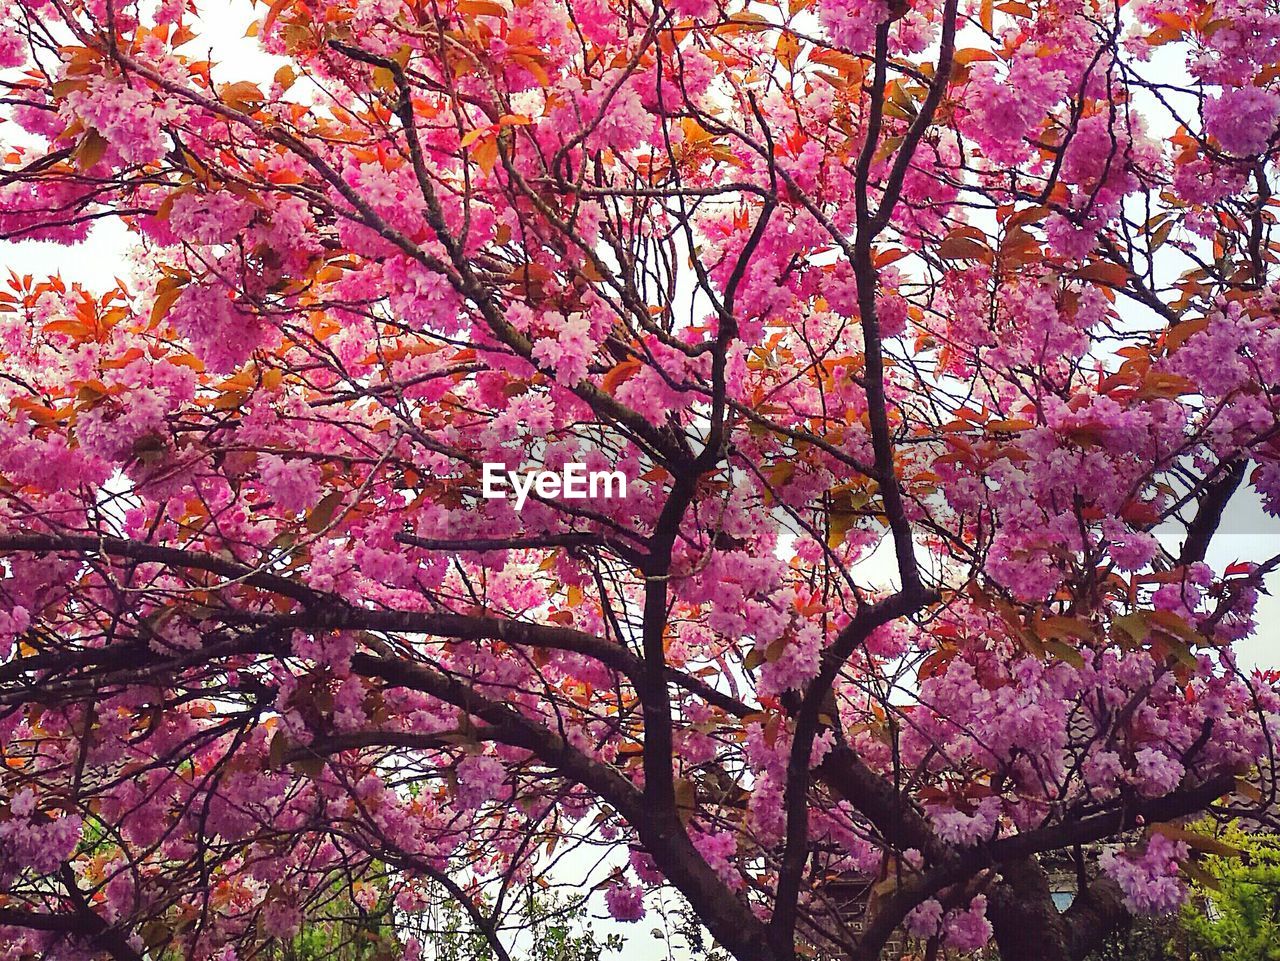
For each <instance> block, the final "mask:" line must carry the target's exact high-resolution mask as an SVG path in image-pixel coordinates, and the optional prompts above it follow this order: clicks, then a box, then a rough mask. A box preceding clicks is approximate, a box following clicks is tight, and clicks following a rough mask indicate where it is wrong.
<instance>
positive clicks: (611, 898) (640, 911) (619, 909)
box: [604, 883, 645, 921]
mask: <svg viewBox="0 0 1280 961" xmlns="http://www.w3.org/2000/svg"><path fill="white" fill-rule="evenodd" d="M604 900H605V904H606V905H608V908H609V914H610V916H612V917H613V918H615V919H616V920H618V921H639V920H640V919H641V918H643V917H644V914H645V911H644V889H643V888H641V887H640V886H639V885H636V884H621V883H618V884H613V885H611V886H610V887H609V889H608V890H606V891H605V892H604Z"/></svg>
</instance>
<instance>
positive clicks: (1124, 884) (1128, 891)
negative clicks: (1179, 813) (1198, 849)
mask: <svg viewBox="0 0 1280 961" xmlns="http://www.w3.org/2000/svg"><path fill="white" fill-rule="evenodd" d="M1187 854H1188V850H1187V845H1186V843H1185V842H1183V841H1174V840H1171V839H1170V838H1169V837H1168V836H1167V835H1165V834H1160V833H1158V832H1157V833H1154V834H1152V835H1151V837H1150V838H1148V839H1147V845H1146V847H1145V848H1144V849H1143V851H1142V852H1141V853H1140V854H1139V853H1135V852H1132V851H1130V852H1122V853H1119V854H1117V853H1115V852H1112V851H1107V852H1105V853H1104V854H1103V855H1102V856H1101V857H1100V858H1098V865H1099V867H1101V868H1102V870H1103V871H1105V872H1106V873H1107V874H1109V875H1111V877H1112V878H1114V879H1115V881H1116V883H1117V884H1119V885H1120V888H1121V890H1122V891H1124V894H1125V903H1127V904H1128V905H1129V907H1130V908H1131V909H1132V910H1134V911H1140V912H1143V913H1145V914H1167V913H1169V912H1170V911H1173V910H1175V909H1176V908H1177V907H1178V906H1179V905H1181V904H1182V901H1183V899H1184V898H1185V897H1186V888H1185V886H1184V885H1183V883H1182V881H1181V879H1180V878H1179V876H1178V862H1179V861H1180V860H1183V859H1185V858H1186V857H1187Z"/></svg>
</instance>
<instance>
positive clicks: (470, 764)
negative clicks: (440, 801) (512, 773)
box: [458, 754, 507, 810]
mask: <svg viewBox="0 0 1280 961" xmlns="http://www.w3.org/2000/svg"><path fill="white" fill-rule="evenodd" d="M506 777H507V769H506V768H504V767H503V766H502V762H501V761H499V760H498V759H497V758H495V757H489V756H487V755H484V754H471V755H468V756H467V757H464V758H463V759H462V760H461V761H459V762H458V805H459V807H461V808H463V809H464V810H471V809H474V808H478V807H479V806H480V805H481V804H483V803H484V802H485V801H489V800H492V799H493V798H495V797H497V796H498V791H499V790H500V789H501V788H502V785H503V782H505V781H506Z"/></svg>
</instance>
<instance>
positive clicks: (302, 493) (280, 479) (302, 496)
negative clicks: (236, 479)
mask: <svg viewBox="0 0 1280 961" xmlns="http://www.w3.org/2000/svg"><path fill="white" fill-rule="evenodd" d="M258 476H259V477H260V478H261V479H262V485H263V487H264V488H265V489H266V491H267V493H268V494H270V496H271V497H272V499H274V500H275V502H276V504H277V506H279V507H280V508H281V509H282V510H285V511H289V512H291V513H296V512H298V511H304V510H307V509H308V508H310V507H312V506H314V505H315V503H316V501H317V500H319V498H320V468H318V467H317V466H316V465H315V464H313V463H312V462H311V461H309V460H308V459H307V458H305V457H289V458H285V457H281V456H280V455H279V454H260V455H258Z"/></svg>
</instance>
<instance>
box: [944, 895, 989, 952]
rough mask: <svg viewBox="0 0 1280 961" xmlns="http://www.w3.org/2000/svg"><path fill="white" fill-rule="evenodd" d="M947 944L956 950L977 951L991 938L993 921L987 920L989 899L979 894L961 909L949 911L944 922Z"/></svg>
mask: <svg viewBox="0 0 1280 961" xmlns="http://www.w3.org/2000/svg"><path fill="white" fill-rule="evenodd" d="M942 927H943V936H944V939H945V940H946V943H947V946H948V947H950V948H954V949H955V950H956V951H964V952H969V951H977V950H978V949H980V948H982V947H984V946H985V945H986V943H987V942H988V941H990V940H991V922H990V921H988V920H987V899H986V896H985V895H981V894H979V895H978V896H977V897H975V898H974V899H973V900H972V901H970V902H969V906H968V907H967V908H965V909H964V910H960V911H948V912H947V916H946V918H945V919H944V920H943V923H942Z"/></svg>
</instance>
